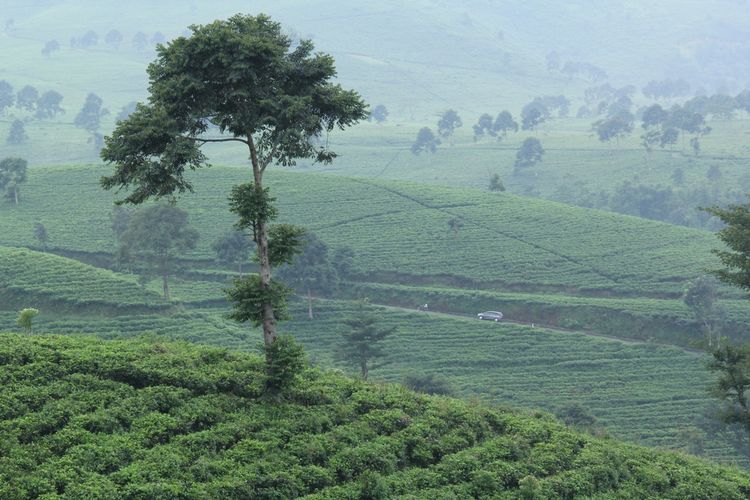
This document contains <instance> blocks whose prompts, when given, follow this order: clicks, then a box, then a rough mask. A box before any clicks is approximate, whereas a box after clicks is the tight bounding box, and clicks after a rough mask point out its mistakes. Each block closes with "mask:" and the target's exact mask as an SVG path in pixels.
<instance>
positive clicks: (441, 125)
mask: <svg viewBox="0 0 750 500" xmlns="http://www.w3.org/2000/svg"><path fill="white" fill-rule="evenodd" d="M462 125H463V122H462V121H461V117H460V116H458V112H456V110H454V109H449V110H447V111H445V112H443V114H442V115H440V120H438V122H437V131H438V135H439V136H440V137H442V138H443V139H448V138H450V137H451V136H453V133H454V132H455V131H456V129H457V128H460V127H461V126H462Z"/></svg>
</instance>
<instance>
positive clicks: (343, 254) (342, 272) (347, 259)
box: [333, 247, 354, 280]
mask: <svg viewBox="0 0 750 500" xmlns="http://www.w3.org/2000/svg"><path fill="white" fill-rule="evenodd" d="M353 267H354V250H352V249H351V248H349V247H339V248H337V249H336V251H335V252H334V253H333V269H334V270H335V271H336V276H337V277H338V279H340V280H344V279H347V278H348V277H349V276H351V274H352V268H353Z"/></svg>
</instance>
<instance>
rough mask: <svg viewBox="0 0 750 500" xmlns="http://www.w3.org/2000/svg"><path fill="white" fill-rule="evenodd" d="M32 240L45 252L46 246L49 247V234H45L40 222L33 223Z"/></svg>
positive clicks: (45, 231)
mask: <svg viewBox="0 0 750 500" xmlns="http://www.w3.org/2000/svg"><path fill="white" fill-rule="evenodd" d="M34 239H35V240H36V241H37V243H39V246H40V247H41V248H42V250H44V251H45V252H46V251H47V245H49V234H47V228H46V227H44V224H42V223H41V222H35V223H34Z"/></svg>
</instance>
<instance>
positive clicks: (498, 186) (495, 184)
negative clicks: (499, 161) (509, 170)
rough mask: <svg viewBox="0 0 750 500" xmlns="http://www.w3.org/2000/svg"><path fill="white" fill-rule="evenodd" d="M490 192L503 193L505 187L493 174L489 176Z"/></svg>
mask: <svg viewBox="0 0 750 500" xmlns="http://www.w3.org/2000/svg"><path fill="white" fill-rule="evenodd" d="M489 189H490V191H493V192H494V191H500V192H502V191H505V185H504V184H503V181H501V180H500V176H499V175H498V174H497V172H495V173H494V174H492V176H490V185H489Z"/></svg>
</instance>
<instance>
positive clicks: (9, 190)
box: [0, 158, 28, 205]
mask: <svg viewBox="0 0 750 500" xmlns="http://www.w3.org/2000/svg"><path fill="white" fill-rule="evenodd" d="M27 166H28V163H27V162H26V160H24V159H22V158H4V159H3V160H2V161H0V190H3V191H5V193H4V194H5V197H6V198H8V199H9V200H13V202H14V203H15V204H16V205H18V200H19V193H20V185H21V184H23V183H24V182H26V169H27Z"/></svg>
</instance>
